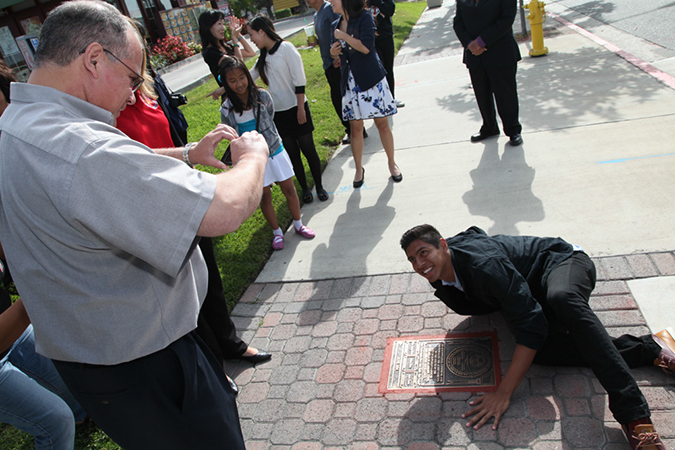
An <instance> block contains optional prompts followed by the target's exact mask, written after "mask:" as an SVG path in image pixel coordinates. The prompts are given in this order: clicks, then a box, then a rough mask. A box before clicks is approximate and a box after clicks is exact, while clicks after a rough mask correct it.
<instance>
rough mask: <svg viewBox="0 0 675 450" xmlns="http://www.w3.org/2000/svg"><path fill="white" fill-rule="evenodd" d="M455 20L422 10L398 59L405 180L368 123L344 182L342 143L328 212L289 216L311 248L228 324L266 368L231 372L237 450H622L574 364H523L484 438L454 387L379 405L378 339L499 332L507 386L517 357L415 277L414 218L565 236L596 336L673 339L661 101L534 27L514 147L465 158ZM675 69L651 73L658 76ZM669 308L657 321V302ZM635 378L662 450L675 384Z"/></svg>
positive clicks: (674, 121) (669, 134) (613, 64)
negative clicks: (359, 183)
mask: <svg viewBox="0 0 675 450" xmlns="http://www.w3.org/2000/svg"><path fill="white" fill-rule="evenodd" d="M551 6H552V8H551V10H552V12H555V13H556V14H557V15H559V16H560V17H561V18H565V17H567V20H570V21H572V22H573V21H574V17H571V16H570V14H568V12H567V11H566V10H565V8H564V7H562V6H560V5H551ZM547 9H548V6H547ZM453 15H454V2H452V1H451V0H446V1H445V3H444V4H443V6H442V7H440V8H436V9H432V10H426V11H425V12H424V13H423V15H422V17H421V18H420V20H419V22H418V24H417V26H416V27H415V28H414V30H413V32H412V34H411V36H410V38H409V39H408V41H406V43H405V44H404V46H403V48H402V49H401V51H400V53H399V55H398V57H397V66H396V68H395V71H396V79H397V87H396V93H397V97H398V98H399V99H401V100H403V101H405V102H406V104H407V106H406V107H405V108H402V109H400V111H399V113H398V114H397V115H396V116H394V117H393V131H394V137H395V142H396V149H397V150H396V151H397V154H396V158H397V162H398V164H399V166H400V167H401V170H402V172H403V174H404V180H403V182H402V183H401V184H396V185H394V184H393V183H392V182H391V181H390V180H389V179H388V177H389V174H388V171H387V167H386V159H385V156H384V152H383V150H382V148H381V146H380V142H379V139H378V137H377V131H376V129H375V127H373V126H372V124H367V126H368V132H369V134H370V137H369V138H368V139H367V140H366V147H365V154H364V164H365V166H366V167H367V175H366V183H365V185H364V187H363V188H362V189H361V190H356V191H355V190H353V189H352V188H351V183H352V178H353V175H354V167H353V163H352V160H351V154H350V149H349V147H343V148H340V149H339V150H338V151H337V152H336V154H335V156H334V158H333V159H332V160H331V161H330V163H329V164H328V167H327V168H326V171H325V172H324V186H325V187H326V188H327V189H329V190H330V191H332V192H331V199H330V200H329V201H328V202H325V203H323V202H318V201H315V202H314V203H312V204H309V205H305V206H303V219H304V220H305V223H307V224H308V225H309V226H310V227H312V228H313V229H314V230H315V231H316V232H317V237H316V238H315V239H314V240H312V241H305V240H300V239H296V238H295V237H294V236H293V237H291V236H290V235H289V237H288V238H287V240H286V248H285V249H284V250H283V251H280V252H276V253H275V254H274V255H272V258H271V259H270V261H269V263H268V264H267V265H266V267H265V268H264V270H263V271H262V272H261V274H260V276H259V277H258V280H257V282H256V283H254V284H253V285H251V287H250V288H249V289H248V291H247V292H246V294H245V295H244V297H243V298H242V299H241V301H240V303H239V304H238V305H237V307H236V308H235V309H234V311H233V319H234V320H235V322H236V325H237V329H238V330H239V331H240V334H241V335H242V337H243V339H244V340H245V341H247V342H250V343H251V345H252V346H254V347H257V348H260V349H264V350H267V351H270V352H272V353H273V355H274V357H273V359H272V361H271V362H269V363H267V364H262V365H259V366H257V367H251V366H250V365H249V364H247V363H244V362H239V363H236V362H230V363H227V364H226V370H227V371H228V373H230V374H231V375H232V376H233V378H234V379H235V380H236V382H237V383H238V384H239V387H240V394H239V398H238V403H239V412H240V416H241V423H242V429H243V432H244V436H245V439H246V442H247V447H248V448H249V449H257V448H260V449H263V448H265V449H267V448H275V449H276V448H278V449H315V448H316V449H320V448H353V449H360V448H364V449H365V448H368V449H370V448H373V449H374V448H392V449H393V448H419V449H435V448H453V449H503V448H535V449H540V450H545V449H554V448H565V449H567V448H569V449H573V448H579V449H581V448H584V449H601V448H602V449H622V448H628V445H627V444H626V443H625V439H624V438H623V436H622V435H621V432H620V429H619V425H618V424H617V423H615V422H614V420H613V418H612V416H611V414H610V413H609V411H608V409H607V399H606V395H605V394H604V392H603V389H602V388H601V386H600V385H599V384H598V382H597V380H596V379H595V377H594V376H593V375H592V374H591V373H590V371H589V370H587V369H581V368H562V367H561V368H545V367H538V366H534V367H532V368H531V369H530V371H529V372H528V374H527V376H526V378H525V380H524V381H523V383H522V384H521V386H520V388H519V389H518V391H517V392H516V394H515V395H514V397H513V399H512V403H511V407H510V408H509V410H508V412H507V414H506V416H505V417H504V418H503V419H502V422H501V424H500V426H499V429H498V430H497V431H492V430H491V429H490V427H489V426H488V427H483V428H482V429H480V430H479V431H472V430H471V429H467V428H466V427H465V426H464V423H465V422H466V420H464V419H461V417H460V416H461V414H462V413H464V412H465V411H467V410H468V409H469V406H468V399H469V398H470V394H468V393H437V394H435V395H429V394H424V395H422V394H418V395H415V394H384V395H383V394H380V393H378V383H379V381H380V376H381V373H382V362H383V359H384V349H385V346H386V340H387V338H389V337H399V336H416V335H439V334H445V333H446V332H448V331H453V332H468V331H471V332H474V331H485V330H496V331H497V332H498V335H499V349H500V357H501V369H502V372H504V371H505V370H506V368H507V367H508V364H509V359H510V357H511V354H512V350H513V346H514V342H513V337H512V334H511V333H510V332H509V331H508V329H507V327H506V325H505V323H504V321H503V319H502V318H501V317H500V316H499V315H491V316H487V317H472V318H467V317H461V316H458V315H456V314H454V313H449V312H448V309H447V308H446V307H445V306H444V305H443V304H442V303H441V302H440V301H438V300H436V299H435V298H434V296H433V293H432V292H431V287H430V286H429V285H428V283H427V282H426V281H425V280H423V279H422V278H421V277H419V276H417V275H416V274H413V273H411V269H410V267H409V264H408V262H407V261H406V260H405V257H404V255H403V253H402V251H401V250H400V249H399V247H398V239H399V238H400V236H401V234H402V233H403V232H404V231H405V230H406V229H408V228H409V227H411V226H413V225H416V224H419V223H423V222H429V223H432V224H435V225H437V227H439V229H440V230H441V232H442V233H444V234H446V235H452V234H455V233H457V232H459V231H461V230H463V229H465V228H467V227H469V226H470V225H478V226H480V227H482V228H484V229H485V230H486V231H488V232H489V233H490V234H494V233H509V234H533V235H549V236H550V235H560V236H563V237H564V238H566V239H567V240H569V241H571V242H574V243H577V244H580V245H581V246H582V247H584V248H585V249H586V251H587V252H588V253H589V254H591V255H592V256H593V257H594V261H595V263H596V266H597V267H598V279H599V282H598V285H597V288H596V290H595V291H594V295H593V297H592V300H591V301H592V305H593V307H594V309H596V311H598V315H599V317H600V318H601V320H602V321H603V323H604V324H605V325H606V326H607V327H608V329H609V331H610V334H612V335H614V336H617V335H620V334H623V333H632V334H638V335H639V334H646V333H649V331H650V330H649V327H650V326H653V327H656V326H661V325H662V324H663V323H666V324H668V325H669V326H674V325H675V316H673V314H674V313H673V311H672V310H673V308H672V300H670V299H672V296H673V295H674V294H673V292H675V288H672V290H671V287H672V284H669V282H670V281H671V280H673V279H675V255H674V254H673V251H672V250H673V249H675V236H674V235H673V233H672V224H673V223H675V210H674V208H673V206H672V198H674V197H675V184H674V183H673V182H672V174H673V171H674V169H675V156H674V155H673V152H672V144H671V143H672V142H673V140H674V139H675V113H674V111H675V108H674V107H675V90H673V89H672V88H670V87H668V86H666V85H664V84H663V82H662V81H659V80H657V79H656V78H654V76H653V74H649V73H647V72H645V71H644V70H643V69H640V68H637V67H636V66H635V65H633V64H631V63H629V62H627V60H626V59H624V58H623V57H618V56H617V54H616V53H614V52H613V51H610V50H609V49H608V48H607V47H605V46H603V45H601V44H600V43H598V42H597V41H595V40H593V39H590V38H589V37H588V36H585V35H582V34H579V33H578V32H576V31H574V30H573V29H572V28H570V27H568V26H565V25H563V24H562V22H557V21H554V20H551V18H549V21H548V22H547V27H548V28H549V29H548V31H547V38H546V45H547V46H548V47H549V49H550V50H551V52H550V54H549V55H548V56H546V57H543V58H537V59H533V58H529V57H527V56H525V55H527V51H528V48H527V44H526V43H523V44H521V52H522V53H523V55H524V56H523V61H522V62H521V63H520V65H519V74H518V79H519V94H520V98H521V103H520V105H521V116H522V119H521V120H522V122H523V138H524V140H525V144H524V145H523V146H522V147H520V148H511V147H509V146H508V145H507V144H506V141H507V139H506V138H505V137H503V136H502V137H500V138H499V139H493V140H489V141H487V142H485V143H480V144H471V143H470V142H469V136H470V135H471V134H473V133H475V132H476V131H477V130H478V128H479V127H480V117H479V114H478V111H477V108H476V106H475V100H474V98H473V93H472V90H471V86H470V82H469V78H468V73H467V72H466V69H465V68H464V67H463V65H462V63H461V56H460V52H459V45H458V43H457V40H456V38H455V35H454V32H453V30H452V25H451V23H452V20H451V19H452V16H453ZM514 29H516V30H519V29H520V25H519V24H516V25H515V26H514ZM622 38H626V37H625V36H622ZM626 39H628V38H626ZM630 42H631V45H632V46H633V47H634V48H635V49H644V47H645V46H644V45H642V46H641V45H640V43H639V42H635V41H630ZM641 51H642V50H641ZM644 51H645V53H644V55H646V54H648V53H649V52H648V51H647V50H644ZM634 53H636V52H635V51H633V54H634ZM652 54H653V52H652ZM641 56H643V55H641ZM672 56H675V55H672V54H669V53H668V52H662V53H661V54H660V55H659V57H660V58H662V59H661V60H659V61H656V60H653V59H649V60H647V61H648V62H649V63H653V64H654V65H658V64H660V63H661V62H663V64H661V67H663V68H667V67H669V63H668V62H667V61H666V60H667V59H668V58H671V57H672ZM666 75H668V74H667V73H666ZM671 75H672V74H671ZM657 285H658V289H656V288H655V287H656V286H657ZM657 291H658V294H655V292H657ZM655 295H658V298H656V297H655ZM636 296H637V297H640V298H636ZM668 296H669V297H668ZM664 298H665V299H666V306H667V307H665V308H664V307H663V306H662V305H663V303H661V304H660V306H658V307H654V305H655V304H657V301H656V300H660V301H663V300H664ZM668 302H669V304H668ZM668 306H669V307H668ZM650 308H651V312H649V313H647V311H650ZM647 316H649V317H651V318H649V319H648V320H646V319H645V317H647ZM659 321H660V322H659ZM654 331H658V330H654ZM634 373H635V376H636V378H637V380H638V382H639V384H640V386H641V387H642V389H643V392H644V394H645V396H646V397H647V399H648V401H649V404H650V406H651V408H652V412H653V420H654V422H655V423H656V426H657V429H658V431H659V432H660V433H661V436H662V437H663V438H664V440H665V441H666V447H667V448H675V401H674V400H675V378H673V377H668V376H666V375H665V374H663V373H662V372H660V371H659V370H657V369H656V368H643V369H639V370H635V371H634Z"/></svg>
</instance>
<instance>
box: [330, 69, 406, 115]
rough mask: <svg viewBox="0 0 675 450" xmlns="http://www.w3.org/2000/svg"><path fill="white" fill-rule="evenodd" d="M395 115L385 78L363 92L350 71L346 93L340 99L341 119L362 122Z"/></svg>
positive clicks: (394, 106)
mask: <svg viewBox="0 0 675 450" xmlns="http://www.w3.org/2000/svg"><path fill="white" fill-rule="evenodd" d="M393 114H396V103H395V102H394V97H393V96H392V95H391V90H390V89H389V84H388V83H387V78H386V77H385V78H382V79H381V80H380V81H379V82H378V83H377V84H376V85H375V86H373V87H371V88H370V89H368V90H367V91H365V92H362V91H361V89H360V88H359V87H358V86H357V85H356V82H355V81H354V75H352V71H351V70H350V71H349V77H348V78H347V92H345V95H344V96H343V97H342V118H343V119H344V120H347V121H349V120H363V119H373V118H376V117H387V116H391V115H393Z"/></svg>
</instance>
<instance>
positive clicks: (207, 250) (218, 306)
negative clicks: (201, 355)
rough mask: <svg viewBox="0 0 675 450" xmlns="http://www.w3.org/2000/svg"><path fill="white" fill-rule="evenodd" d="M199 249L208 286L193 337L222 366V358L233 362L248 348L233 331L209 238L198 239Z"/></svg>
mask: <svg viewBox="0 0 675 450" xmlns="http://www.w3.org/2000/svg"><path fill="white" fill-rule="evenodd" d="M199 248H200V250H201V251H202V254H203V255H204V260H205V261H206V267H207V269H208V271H209V287H208V290H207V292H206V298H204V303H202V309H201V310H199V317H198V319H197V334H198V335H199V337H200V338H202V339H203V340H204V342H205V343H206V345H208V347H209V348H210V349H211V351H212V352H213V354H214V355H215V356H216V358H217V359H218V360H219V361H220V363H221V365H222V363H223V360H224V359H236V358H239V357H240V356H241V355H243V354H244V352H245V351H246V349H247V348H248V345H246V344H245V343H244V342H243V341H242V340H241V339H239V337H238V336H237V330H236V329H235V327H234V323H233V322H232V319H231V318H230V312H229V311H228V309H227V301H226V300H225V293H224V291H223V280H222V279H221V278H220V271H219V270H218V263H217V262H216V254H215V252H214V250H213V239H211V238H207V237H203V238H201V239H200V240H199Z"/></svg>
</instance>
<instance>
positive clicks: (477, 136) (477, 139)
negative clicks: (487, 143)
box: [471, 130, 499, 142]
mask: <svg viewBox="0 0 675 450" xmlns="http://www.w3.org/2000/svg"><path fill="white" fill-rule="evenodd" d="M493 136H499V131H494V132H492V133H486V132H483V131H482V130H481V132H480V133H476V134H474V135H473V136H471V142H480V141H482V140H483V139H487V138H491V137H493Z"/></svg>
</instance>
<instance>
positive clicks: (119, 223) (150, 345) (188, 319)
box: [0, 84, 216, 364]
mask: <svg viewBox="0 0 675 450" xmlns="http://www.w3.org/2000/svg"><path fill="white" fill-rule="evenodd" d="M11 95H12V103H11V105H10V107H9V108H8V109H7V110H6V111H5V114H4V115H3V116H2V118H0V132H1V133H2V134H1V135H0V206H1V209H0V241H1V242H2V245H3V247H4V249H5V254H6V255H7V259H8V265H9V267H10V268H11V270H12V274H13V278H14V280H15V282H16V285H17V289H18V291H19V293H20V295H21V297H22V298H23V300H24V304H25V306H26V309H27V311H28V314H29V316H30V318H31V321H32V322H33V325H34V329H35V336H36V348H37V350H38V352H39V353H41V354H43V355H45V356H47V357H50V358H52V359H57V360H64V361H77V362H83V363H90V364H118V363H122V362H126V361H130V360H133V359H136V358H139V357H142V356H145V355H148V354H150V353H153V352H155V351H158V350H160V349H162V348H164V347H166V346H167V345H169V344H170V343H171V342H173V341H175V340H176V339H178V338H180V337H181V336H183V335H185V334H187V333H188V332H190V331H192V330H193V329H194V328H195V327H196V323H197V315H198V313H199V308H200V305H201V301H202V300H203V298H204V296H205V294H206V289H207V271H206V265H205V263H204V260H203V257H202V255H201V252H200V251H199V249H198V248H197V247H196V242H197V241H196V233H197V230H198V228H199V225H200V224H201V221H202V219H203V217H204V214H205V213H206V210H207V209H208V207H209V205H210V203H211V200H212V198H213V195H214V192H215V186H216V179H215V176H214V175H212V174H207V173H204V172H200V171H196V170H193V169H190V168H189V167H187V166H186V165H185V164H183V163H182V162H180V161H178V160H176V159H174V158H169V157H165V156H161V155H157V154H155V153H154V152H152V151H151V150H150V149H148V148H147V147H145V146H144V145H142V144H140V143H138V142H136V141H132V140H131V139H129V138H128V137H127V136H126V135H124V134H123V133H122V132H120V131H118V130H117V129H115V128H114V127H113V124H114V118H113V116H112V114H110V112H108V111H105V110H103V109H101V108H98V107H96V106H94V105H92V104H90V103H87V102H85V101H83V100H80V99H78V98H76V97H73V96H70V95H67V94H64V93H62V92H60V91H58V90H55V89H51V88H48V87H43V86H34V85H28V84H13V85H12V94H11Z"/></svg>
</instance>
